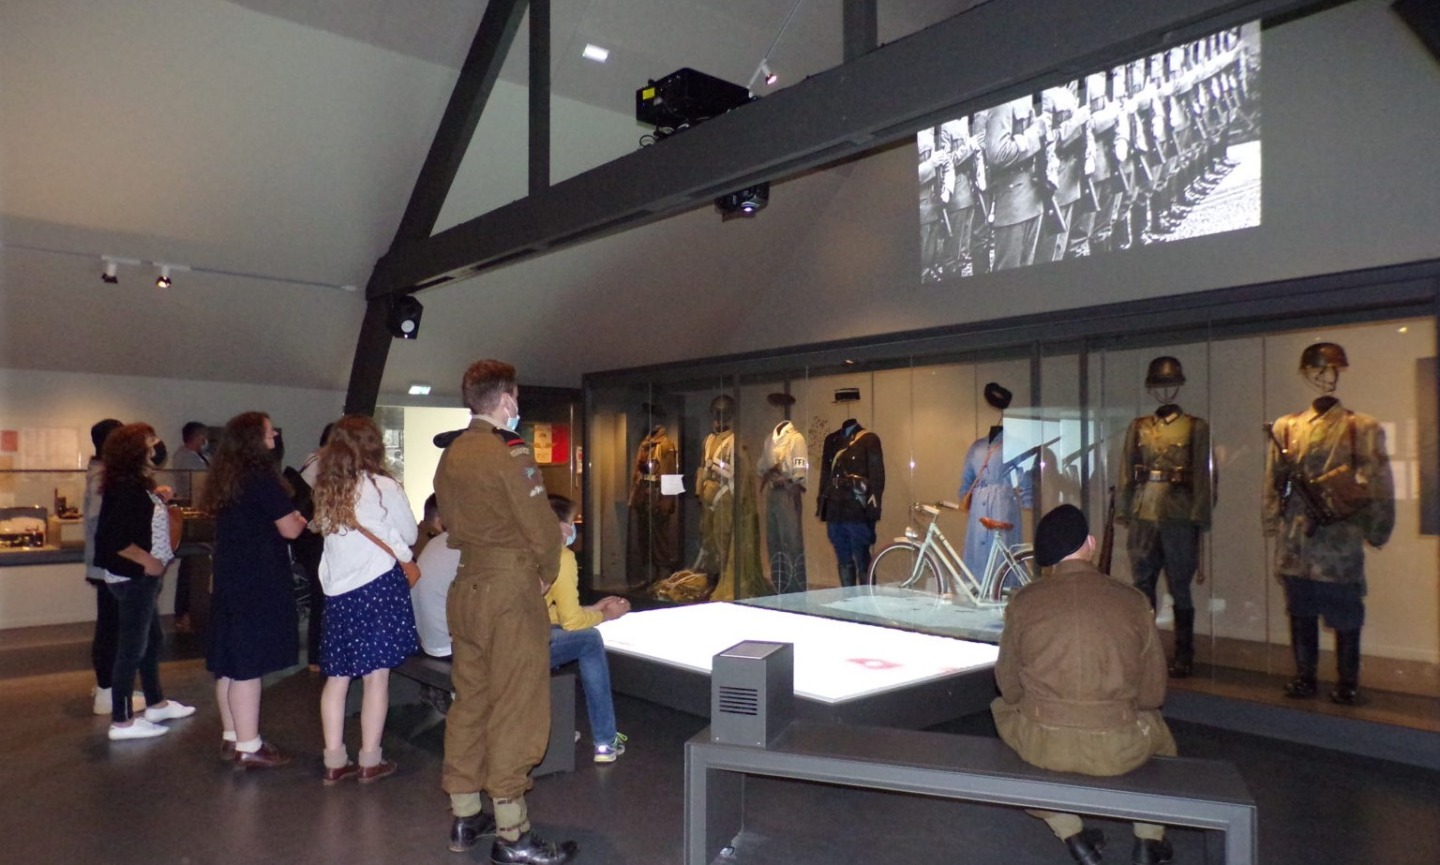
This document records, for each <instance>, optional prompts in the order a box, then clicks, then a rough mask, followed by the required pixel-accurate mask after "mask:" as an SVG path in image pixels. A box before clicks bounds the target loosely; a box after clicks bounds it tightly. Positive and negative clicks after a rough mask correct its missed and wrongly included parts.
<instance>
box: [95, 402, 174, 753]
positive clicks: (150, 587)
mask: <svg viewBox="0 0 1440 865" xmlns="http://www.w3.org/2000/svg"><path fill="white" fill-rule="evenodd" d="M158 441H159V439H158V438H157V437H156V436H155V430H154V429H153V428H151V426H150V425H149V424H143V423H134V424H128V425H126V426H122V427H120V428H119V429H117V430H115V431H114V432H112V433H111V434H110V436H109V437H108V438H106V439H105V445H104V448H103V449H102V451H101V460H102V462H103V463H104V472H103V475H102V479H101V501H100V521H99V524H98V525H97V527H96V529H95V562H94V564H95V566H96V567H97V568H101V569H102V570H103V571H104V572H105V583H106V588H107V589H108V590H109V592H110V593H111V594H112V595H113V596H114V597H115V601H116V604H117V606H118V607H119V613H120V621H119V630H120V635H119V642H118V645H117V647H116V653H115V669H114V675H113V676H112V677H111V703H110V718H111V723H110V733H109V736H110V738H111V739H116V740H120V739H148V738H151V737H153V736H159V735H162V734H164V733H166V732H168V730H167V729H166V728H165V727H162V726H160V724H159V723H158V722H160V721H169V720H172V719H174V718H184V717H186V716H189V715H192V714H194V713H195V707H194V706H186V705H184V704H182V703H177V702H176V701H174V700H167V699H165V694H164V692H163V691H161V689H160V646H161V643H162V641H163V639H164V638H163V635H162V634H161V632H160V611H159V609H158V608H157V606H156V600H157V599H158V598H159V597H160V587H161V584H162V578H163V577H164V575H165V566H166V565H168V564H169V563H170V560H171V559H173V558H174V557H175V551H174V550H172V549H171V548H170V521H169V517H168V515H167V514H166V511H165V501H164V499H165V498H166V497H168V495H169V489H168V488H165V487H161V488H157V487H156V486H155V478H154V477H153V476H152V475H151V470H152V462H153V460H154V456H155V444H156V442H158ZM136 672H139V674H140V684H141V687H142V688H143V689H144V692H145V705H146V709H145V712H144V714H143V715H142V716H140V717H132V716H131V711H132V709H131V703H130V689H131V686H132V685H133V683H134V681H135V674H136Z"/></svg>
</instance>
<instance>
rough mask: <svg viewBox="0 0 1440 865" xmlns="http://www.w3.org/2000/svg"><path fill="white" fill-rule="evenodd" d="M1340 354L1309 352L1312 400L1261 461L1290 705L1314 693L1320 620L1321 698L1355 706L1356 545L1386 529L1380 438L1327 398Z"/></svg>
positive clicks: (1359, 558) (1360, 590)
mask: <svg viewBox="0 0 1440 865" xmlns="http://www.w3.org/2000/svg"><path fill="white" fill-rule="evenodd" d="M1348 366H1349V362H1348V360H1347V359H1346V357H1345V350H1344V349H1343V348H1341V347H1340V346H1338V345H1336V344H1335V343H1333V342H1319V343H1315V344H1314V345H1311V346H1309V347H1308V348H1306V349H1305V351H1304V352H1303V353H1302V354H1301V356H1300V372H1301V374H1302V375H1304V376H1305V378H1306V380H1307V381H1309V382H1310V383H1311V385H1312V386H1313V387H1315V389H1316V390H1318V391H1319V392H1320V394H1321V396H1320V397H1319V398H1317V399H1316V400H1315V401H1314V403H1312V404H1311V406H1310V407H1309V408H1308V409H1306V410H1304V411H1301V412H1296V413H1295V414H1287V415H1285V416H1284V417H1281V418H1280V419H1278V420H1276V421H1275V423H1274V424H1273V425H1272V428H1271V430H1270V444H1269V450H1268V452H1267V456H1266V460H1265V487H1264V491H1263V496H1264V498H1263V506H1264V507H1263V515H1264V521H1265V523H1264V527H1265V534H1266V535H1267V536H1268V537H1274V538H1276V549H1275V573H1276V576H1278V577H1279V578H1280V579H1281V580H1282V581H1283V582H1284V585H1285V606H1286V611H1287V612H1288V613H1289V614H1290V642H1291V647H1292V649H1293V651H1294V653H1295V678H1294V679H1293V680H1291V681H1290V683H1289V684H1287V685H1286V686H1285V693H1286V694H1287V695H1288V696H1291V697H1297V698H1298V697H1309V696H1312V695H1314V694H1315V692H1316V680H1315V673H1316V670H1315V668H1316V663H1317V661H1318V658H1319V653H1320V647H1319V640H1320V634H1319V620H1320V617H1321V616H1324V617H1325V623H1326V624H1327V625H1329V626H1330V627H1332V628H1334V629H1335V654H1336V658H1335V665H1336V672H1337V674H1338V677H1339V682H1338V684H1336V686H1335V689H1334V690H1333V691H1331V692H1330V699H1331V700H1332V701H1334V702H1336V703H1340V704H1342V705H1353V704H1354V703H1356V702H1358V700H1359V694H1358V690H1359V686H1360V629H1361V628H1362V627H1363V626H1364V624H1365V600H1364V599H1365V544H1367V543H1368V544H1369V545H1370V546H1372V547H1376V548H1377V549H1378V548H1379V547H1380V546H1382V545H1383V544H1384V543H1385V542H1386V541H1388V540H1389V539H1390V533H1391V531H1393V530H1394V528H1395V483H1394V479H1393V478H1392V477H1391V474H1390V457H1389V456H1388V455H1387V454H1386V452H1385V432H1384V430H1383V429H1381V427H1380V424H1379V423H1378V422H1377V421H1376V420H1375V418H1373V417H1370V416H1369V415H1364V414H1360V413H1358V412H1353V411H1350V410H1348V409H1346V408H1345V407H1344V406H1342V405H1341V404H1340V400H1338V399H1336V398H1335V396H1334V395H1333V394H1334V391H1335V387H1336V385H1337V384H1338V382H1339V379H1340V372H1341V370H1344V369H1346V368H1348Z"/></svg>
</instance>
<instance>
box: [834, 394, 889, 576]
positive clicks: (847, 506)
mask: <svg viewBox="0 0 1440 865" xmlns="http://www.w3.org/2000/svg"><path fill="white" fill-rule="evenodd" d="M821 476H822V477H823V478H824V482H823V484H822V486H821V489H820V493H819V496H818V502H817V515H818V516H819V517H820V519H821V521H822V522H824V523H825V524H826V525H825V531H826V534H827V535H828V537H829V538H830V544H831V546H833V547H834V548H835V557H836V559H837V560H838V561H839V569H840V585H841V586H844V587H849V586H855V585H859V583H860V582H861V581H862V580H865V579H866V578H867V577H868V576H869V573H870V554H871V548H872V547H873V546H874V545H875V524H876V523H877V522H879V521H880V501H881V498H882V496H883V495H884V493H885V455H884V452H883V450H882V449H881V446H880V437H879V436H877V435H876V434H875V433H873V432H871V431H870V430H867V429H865V428H864V427H862V426H861V425H860V421H858V420H856V419H855V418H853V417H851V418H846V419H845V421H844V422H843V423H841V424H840V429H838V430H836V431H835V432H832V433H830V434H829V435H828V436H826V437H825V447H824V450H823V452H822V457H821Z"/></svg>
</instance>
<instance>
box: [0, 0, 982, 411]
mask: <svg viewBox="0 0 1440 865" xmlns="http://www.w3.org/2000/svg"><path fill="white" fill-rule="evenodd" d="M841 5H842V4H841V3H840V0H806V2H803V3H801V4H800V6H799V9H798V11H797V12H796V15H795V17H794V19H793V21H792V23H791V24H790V25H789V27H788V28H787V29H786V30H785V33H784V35H783V38H781V39H780V41H779V42H778V43H777V44H776V45H775V50H774V52H773V53H772V54H771V60H770V65H771V67H772V68H773V69H774V70H775V71H776V72H778V73H779V74H780V75H781V76H782V81H781V86H783V84H784V83H786V82H790V81H794V80H799V78H800V77H801V76H803V75H805V74H811V73H814V72H818V71H820V70H823V69H825V68H828V67H831V66H833V65H835V64H836V63H838V62H839V60H840V47H839V45H840V14H841ZM971 5H975V4H974V0H882V2H881V3H880V31H881V38H882V41H889V40H892V39H894V38H898V37H899V36H902V35H905V34H907V33H909V32H913V31H914V30H915V29H918V28H920V27H923V26H926V25H929V24H931V23H934V22H935V21H938V20H940V19H942V18H944V17H946V16H948V15H951V14H955V13H956V12H958V11H961V10H963V9H964V8H967V7H969V6H971ZM794 8H795V5H794V4H793V3H792V2H790V0H583V2H582V0H561V2H556V3H554V4H553V33H554V39H553V63H552V65H553V70H552V75H553V81H554V83H553V88H554V92H555V104H554V118H553V139H554V143H553V150H554V153H553V159H554V163H555V164H554V168H553V171H552V175H553V179H555V180H560V179H563V178H565V177H568V176H571V175H573V174H575V173H578V172H580V171H583V170H586V169H588V168H590V167H593V166H594V165H598V164H601V163H603V162H606V161H608V160H610V159H613V158H616V157H618V156H620V155H622V154H624V153H626V152H628V151H629V150H630V149H632V148H633V147H634V146H636V140H637V139H638V137H639V136H640V134H642V133H643V132H644V131H646V130H645V129H644V128H643V127H640V126H638V125H637V124H636V123H635V122H634V117H633V108H634V91H635V89H636V88H637V87H639V86H641V85H643V84H644V83H645V81H646V80H647V79H649V78H657V77H660V76H663V75H665V74H668V73H669V72H672V71H674V70H675V69H677V68H679V67H681V66H692V67H695V68H699V69H701V70H702V71H706V72H709V73H712V74H715V75H718V76H720V77H723V78H726V79H728V80H731V81H735V82H737V83H743V82H745V81H747V80H748V79H749V77H750V75H751V73H752V72H753V71H754V69H755V67H756V66H757V65H758V63H759V60H760V58H761V57H762V56H763V55H764V52H765V51H766V49H767V48H768V47H769V46H770V44H771V42H772V41H773V40H775V38H776V35H777V34H778V33H779V32H780V28H781V24H782V22H783V21H784V20H785V18H786V16H787V15H788V14H789V13H790V12H791V11H792V9H794ZM417 10H423V12H417ZM482 12H483V8H482V4H481V3H478V2H463V0H427V2H426V3H425V4H423V6H422V5H420V4H413V3H401V2H395V0H233V2H227V0H126V2H125V3H114V2H112V0H6V2H4V3H0V334H3V342H0V367H8V368H22V369H23V368H33V369H53V370H75V371H93V372H109V373H117V374H127V375H146V376H157V377H177V378H195V379H209V380H225V381H244V382H259V383H273V384H284V385H290V386H298V387H315V388H335V389H343V388H344V387H345V385H346V382H347V380H348V375H349V369H350V363H351V356H352V354H353V351H354V344H355V337H356V335H357V333H358V329H359V323H360V319H361V316H362V315H363V311H364V301H363V297H362V293H361V292H347V291H344V290H341V289H340V288H338V286H343V285H360V286H363V285H364V283H365V281H366V279H367V278H368V276H369V273H370V269H371V267H372V265H373V263H374V261H375V260H376V259H377V258H378V257H379V256H380V255H381V254H382V253H383V252H384V250H385V249H386V248H387V247H388V245H389V242H390V240H391V237H392V235H393V232H394V230H395V226H396V224H397V223H398V221H399V217H400V214H401V212H402V211H403V209H404V205H405V202H406V201H407V199H408V197H409V194H410V189H411V185H412V184H413V182H414V178H415V176H416V174H417V172H418V170H419V167H420V165H421V163H422V162H423V160H424V155H425V152H426V150H427V149H428V147H429V144H430V140H431V137H432V136H433V134H434V130H435V128H436V126H437V125H438V123H439V119H440V116H441V114H442V113H443V110H444V106H445V103H446V100H447V99H448V97H449V94H450V89H451V87H452V85H453V83H454V80H455V75H456V70H457V69H458V68H459V66H460V64H461V62H462V60H463V58H464V56H465V54H466V52H467V51H468V48H469V43H470V40H471V39H472V37H473V34H474V31H475V28H476V26H477V24H478V22H479V20H480V18H481V15H482ZM586 42H594V43H597V44H600V45H603V46H604V47H607V48H609V49H610V50H611V52H612V53H611V59H610V61H609V62H608V63H607V64H605V65H603V66H601V65H597V64H594V63H592V62H590V61H585V60H582V59H581V58H580V56H579V53H580V49H581V48H582V47H583V46H584V44H585V43H586ZM526 43H527V37H526V34H525V29H524V28H523V27H522V29H521V34H520V37H519V39H518V44H517V49H516V51H515V52H514V53H513V55H512V56H511V58H510V59H509V60H508V61H507V64H506V67H505V71H504V74H503V76H502V81H501V83H500V84H499V85H498V86H497V88H496V92H495V95H494V97H493V98H492V102H491V105H490V108H489V110H487V112H486V115H485V116H484V118H483V119H482V122H481V125H480V129H479V130H478V132H477V136H476V140H475V142H474V144H473V145H472V147H471V150H470V152H469V155H468V156H467V159H466V162H465V165H464V166H463V167H462V170H461V174H460V177H459V178H457V181H456V185H455V188H454V190H453V191H452V194H451V196H450V198H449V199H448V200H447V203H446V207H445V210H444V212H443V213H442V215H441V222H440V225H439V227H440V228H444V227H446V226H447V225H450V224H454V223H457V222H461V221H464V220H466V219H469V218H471V217H473V216H476V215H479V214H480V213H482V212H485V211H486V210H489V209H491V208H493V207H495V206H497V205H499V204H503V203H505V202H506V201H508V200H511V199H513V198H515V197H518V196H520V195H523V194H524V189H525V170H526V162H525V151H524V146H525V145H524V140H525V126H526V119H525V118H526V115H525V92H524V89H523V81H524V79H525V74H526V73H525V59H524V57H525V55H524V53H523V52H524V47H525V44H526ZM845 170H846V169H844V168H841V169H836V170H833V171H831V172H821V173H818V174H813V175H810V176H807V177H805V178H802V179H798V180H794V181H791V182H788V183H786V184H785V186H784V194H783V195H780V194H777V195H776V196H774V197H773V198H772V204H771V206H770V208H769V209H768V210H767V211H766V212H765V214H764V218H763V219H761V220H756V221H754V222H750V223H745V222H740V221H736V222H732V223H728V224H725V225H723V226H722V225H721V223H720V221H719V220H718V218H716V217H715V215H714V214H713V213H711V212H709V211H708V210H707V209H701V210H697V211H693V212H691V213H688V214H684V215H681V216H678V217H675V218H672V219H669V220H666V221H664V222H661V223H658V224H655V225H651V226H647V227H645V228H642V229H637V230H635V231H631V232H629V233H627V234H624V235H621V236H618V237H612V238H607V239H605V240H601V241H596V242H592V243H588V244H584V245H582V246H579V247H575V248H572V249H569V250H566V251H563V252H560V253H556V254H552V255H550V256H547V257H545V258H541V259H537V260H533V261H529V262H525V263H522V264H519V265H515V266H512V267H509V268H506V269H503V270H500V271H497V272H494V273H490V274H487V275H485V276H483V277H480V278H478V279H475V280H471V281H468V282H465V283H460V284H452V285H448V286H445V287H443V288H438V289H434V290H431V291H428V292H425V293H423V294H422V295H421V296H420V297H421V300H422V301H423V302H424V303H425V306H426V315H425V318H424V319H423V322H422V327H421V338H420V339H419V340H417V341H416V342H414V343H397V344H396V345H395V346H394V349H393V350H392V352H391V362H390V366H389V370H388V372H387V378H386V383H385V388H386V390H387V391H391V390H395V389H400V388H403V387H404V386H405V384H407V383H408V381H410V380H430V381H432V382H433V383H434V384H436V385H437V386H440V387H442V388H447V389H448V387H449V386H450V381H449V380H450V379H451V378H454V377H458V372H459V370H460V369H461V368H462V367H463V365H464V364H465V363H466V362H468V360H470V359H473V358H474V357H477V356H481V355H497V356H505V357H511V358H517V359H519V360H520V362H521V365H522V373H523V374H524V375H525V376H526V378H527V380H529V381H532V382H537V383H554V384H575V383H577V382H578V378H579V374H580V373H581V372H583V371H586V370H591V369H605V368H616V367H621V366H627V365H634V364H639V363H647V362H654V361H658V360H670V359H675V358H677V357H684V356H698V355H705V354H713V353H715V352H717V351H720V350H721V349H722V347H723V346H725V345H726V344H727V342H728V340H727V337H728V330H729V329H730V328H732V327H733V322H734V321H735V320H736V319H737V318H738V317H739V312H740V311H741V310H743V309H746V308H747V306H748V305H749V304H750V303H752V302H753V300H754V294H755V293H756V292H759V291H761V290H763V286H762V285H761V281H760V280H757V279H754V278H753V275H754V274H756V273H760V272H770V271H776V272H778V271H780V270H783V265H784V262H785V258H786V254H787V250H788V249H789V248H791V244H792V243H793V240H794V238H795V237H797V236H798V235H800V234H803V232H804V230H805V226H806V225H807V222H808V217H809V215H810V214H813V213H815V212H817V211H819V210H821V209H823V208H824V207H825V206H826V203H827V202H828V200H829V198H830V196H832V195H833V194H834V193H835V190H836V189H837V187H838V185H839V183H840V182H841V180H842V179H843V176H844V172H845ZM102 254H109V255H115V256H120V257H124V258H131V259H141V260H144V261H146V262H151V261H168V262H177V263H183V264H188V265H190V266H192V267H194V268H196V269H197V270H196V271H195V272H190V273H177V274H176V275H175V287H174V288H172V289H170V290H168V291H161V290H158V289H156V288H154V286H153V284H152V282H153V279H154V276H155V271H154V268H153V267H148V266H144V267H134V266H122V267H121V269H120V277H121V282H120V284H119V285H116V286H110V285H103V284H102V283H101V282H100V280H99V278H98V276H99V271H100V268H101V262H100V258H99V257H100V255H102ZM227 274H228V275H227ZM667 333H669V334H674V337H675V338H667V337H664V336H661V337H658V338H657V336H656V334H667Z"/></svg>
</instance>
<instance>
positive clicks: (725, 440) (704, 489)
mask: <svg viewBox="0 0 1440 865" xmlns="http://www.w3.org/2000/svg"><path fill="white" fill-rule="evenodd" d="M734 420H735V399H734V398H733V397H731V396H729V395H728V394H721V395H720V396H717V397H715V399H714V400H712V401H711V402H710V423H711V432H710V434H709V435H707V436H706V437H705V452H704V453H705V457H704V463H703V464H702V465H701V466H700V470H699V472H698V475H697V477H696V484H695V489H696V494H697V495H698V496H699V498H700V504H701V508H702V509H701V512H700V552H699V554H698V555H697V556H696V557H695V566H694V567H693V568H692V570H695V571H699V572H701V573H704V574H707V575H708V576H709V577H710V578H711V579H712V580H714V581H716V585H715V590H714V591H713V592H712V593H711V595H710V597H711V598H712V599H714V600H733V599H735V598H752V597H757V596H759V595H768V594H773V591H772V590H771V588H770V586H769V584H768V583H767V582H766V580H765V574H764V572H763V571H762V570H761V568H760V537H759V535H760V517H759V513H758V510H757V508H756V501H755V485H754V483H752V482H750V480H749V479H750V471H749V469H750V457H749V454H748V453H747V452H746V450H745V448H744V446H743V445H740V444H739V443H738V442H737V441H736V439H735V430H734V428H733V426H732V425H733V423H734Z"/></svg>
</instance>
